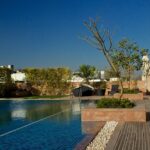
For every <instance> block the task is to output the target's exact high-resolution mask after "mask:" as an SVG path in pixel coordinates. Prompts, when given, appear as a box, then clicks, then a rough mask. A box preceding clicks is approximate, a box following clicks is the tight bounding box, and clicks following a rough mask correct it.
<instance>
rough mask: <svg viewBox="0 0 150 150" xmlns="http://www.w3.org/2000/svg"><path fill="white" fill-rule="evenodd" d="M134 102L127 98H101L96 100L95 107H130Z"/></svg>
mask: <svg viewBox="0 0 150 150" xmlns="http://www.w3.org/2000/svg"><path fill="white" fill-rule="evenodd" d="M134 106H135V104H134V103H133V102H130V101H129V100H128V99H121V100H120V99H116V98H102V99H101V100H99V101H98V102H97V108H132V107H134Z"/></svg>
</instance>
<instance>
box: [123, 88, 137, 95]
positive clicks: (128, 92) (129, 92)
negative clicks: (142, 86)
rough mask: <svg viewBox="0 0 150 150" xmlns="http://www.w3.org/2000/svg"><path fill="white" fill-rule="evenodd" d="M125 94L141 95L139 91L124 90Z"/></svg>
mask: <svg viewBox="0 0 150 150" xmlns="http://www.w3.org/2000/svg"><path fill="white" fill-rule="evenodd" d="M123 93H124V94H137V93H139V90H138V89H123Z"/></svg>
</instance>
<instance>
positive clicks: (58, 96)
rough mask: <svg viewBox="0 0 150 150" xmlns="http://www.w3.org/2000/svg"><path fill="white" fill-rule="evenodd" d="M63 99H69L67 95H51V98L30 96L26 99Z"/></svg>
mask: <svg viewBox="0 0 150 150" xmlns="http://www.w3.org/2000/svg"><path fill="white" fill-rule="evenodd" d="M62 97H67V95H51V96H47V95H44V96H28V97H24V98H25V99H39V98H40V99H41V98H50V99H55V98H62Z"/></svg>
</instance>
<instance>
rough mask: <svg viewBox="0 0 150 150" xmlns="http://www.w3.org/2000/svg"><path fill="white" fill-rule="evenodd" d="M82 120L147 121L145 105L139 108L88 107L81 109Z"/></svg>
mask: <svg viewBox="0 0 150 150" xmlns="http://www.w3.org/2000/svg"><path fill="white" fill-rule="evenodd" d="M81 118H82V121H118V122H122V121H123V122H124V121H135V122H146V111H145V107H139V108H119V109H118V108H86V109H82V111H81Z"/></svg>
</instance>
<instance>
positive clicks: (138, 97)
mask: <svg viewBox="0 0 150 150" xmlns="http://www.w3.org/2000/svg"><path fill="white" fill-rule="evenodd" d="M119 97H120V93H116V94H114V98H119ZM122 98H127V99H129V100H134V101H138V100H143V99H144V96H143V93H137V94H123V96H122Z"/></svg>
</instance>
